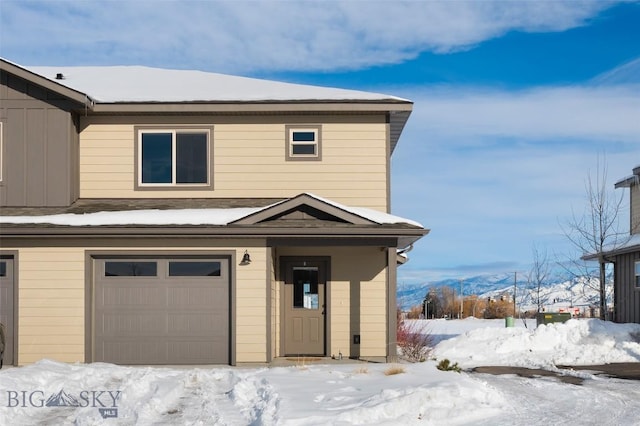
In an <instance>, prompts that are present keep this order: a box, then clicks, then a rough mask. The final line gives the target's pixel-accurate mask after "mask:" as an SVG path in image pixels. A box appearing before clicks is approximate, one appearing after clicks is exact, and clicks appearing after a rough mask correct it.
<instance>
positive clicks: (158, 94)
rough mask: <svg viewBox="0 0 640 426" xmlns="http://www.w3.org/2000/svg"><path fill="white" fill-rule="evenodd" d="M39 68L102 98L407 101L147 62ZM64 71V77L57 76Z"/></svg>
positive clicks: (46, 75)
mask: <svg viewBox="0 0 640 426" xmlns="http://www.w3.org/2000/svg"><path fill="white" fill-rule="evenodd" d="M23 68H25V69H27V70H29V71H31V72H33V73H36V74H39V75H40V76H42V77H44V78H46V79H48V80H51V81H53V82H55V83H58V84H60V85H63V86H65V87H68V88H70V89H73V90H76V91H79V92H82V93H84V94H86V95H88V96H90V97H91V98H92V99H93V100H94V101H96V102H101V103H122V102H233V101H312V100H313V101H404V102H409V101H408V100H407V99H402V98H398V97H395V96H390V95H384V94H380V93H370V92H362V91H357V90H347V89H337V88H329V87H320V86H309V85H303V84H292V83H283V82H278V81H270V80H261V79H255V78H248V77H239V76H232V75H226V74H217V73H210V72H203V71H192V70H171V69H161V68H150V67H144V66H89V67H69V66H56V67H51V66H33V67H32V66H29V67H23ZM58 74H62V75H63V79H61V80H58V79H56V76H57V75H58Z"/></svg>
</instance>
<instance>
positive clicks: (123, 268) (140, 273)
mask: <svg viewBox="0 0 640 426" xmlns="http://www.w3.org/2000/svg"><path fill="white" fill-rule="evenodd" d="M157 275H158V265H157V264H156V262H105V263H104V276H105V277H155V276H157Z"/></svg>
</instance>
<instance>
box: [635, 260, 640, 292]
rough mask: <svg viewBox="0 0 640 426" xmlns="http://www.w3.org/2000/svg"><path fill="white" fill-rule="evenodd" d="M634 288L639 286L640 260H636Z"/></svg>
mask: <svg viewBox="0 0 640 426" xmlns="http://www.w3.org/2000/svg"><path fill="white" fill-rule="evenodd" d="M636 288H640V262H636Z"/></svg>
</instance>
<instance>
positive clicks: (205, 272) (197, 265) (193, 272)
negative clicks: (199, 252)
mask: <svg viewBox="0 0 640 426" xmlns="http://www.w3.org/2000/svg"><path fill="white" fill-rule="evenodd" d="M221 274H222V266H221V264H220V262H169V276H170V277H219V276H221Z"/></svg>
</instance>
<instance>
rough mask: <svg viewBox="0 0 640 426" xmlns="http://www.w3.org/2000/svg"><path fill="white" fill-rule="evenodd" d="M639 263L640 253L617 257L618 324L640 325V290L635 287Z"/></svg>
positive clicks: (616, 296) (616, 303) (616, 297)
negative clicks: (635, 270)
mask: <svg viewBox="0 0 640 426" xmlns="http://www.w3.org/2000/svg"><path fill="white" fill-rule="evenodd" d="M637 261H640V252H635V253H628V254H623V255H619V256H616V259H615V282H616V289H615V295H614V297H615V306H616V322H634V323H640V288H636V286H635V274H634V267H635V262H637Z"/></svg>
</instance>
